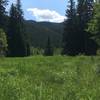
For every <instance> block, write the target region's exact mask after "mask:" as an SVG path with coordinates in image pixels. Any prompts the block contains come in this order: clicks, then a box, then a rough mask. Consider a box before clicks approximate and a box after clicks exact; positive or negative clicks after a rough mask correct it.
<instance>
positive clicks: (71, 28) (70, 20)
mask: <svg viewBox="0 0 100 100" xmlns="http://www.w3.org/2000/svg"><path fill="white" fill-rule="evenodd" d="M66 17H67V19H66V20H65V27H64V33H63V51H62V54H67V55H76V54H78V44H79V41H78V39H77V18H76V9H75V2H74V0H69V6H68V9H67V10H66Z"/></svg>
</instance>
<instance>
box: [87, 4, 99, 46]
mask: <svg viewBox="0 0 100 100" xmlns="http://www.w3.org/2000/svg"><path fill="white" fill-rule="evenodd" d="M87 31H88V32H90V33H91V35H92V39H93V40H95V41H96V43H97V44H98V45H99V47H100V4H96V5H95V7H94V13H93V18H92V19H91V20H90V22H89V23H88V28H87Z"/></svg>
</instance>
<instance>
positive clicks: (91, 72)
mask: <svg viewBox="0 0 100 100" xmlns="http://www.w3.org/2000/svg"><path fill="white" fill-rule="evenodd" d="M99 99H100V57H85V56H76V57H64V56H53V57H43V56H34V57H28V58H1V59H0V100H99Z"/></svg>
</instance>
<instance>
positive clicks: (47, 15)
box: [27, 8, 66, 23]
mask: <svg viewBox="0 0 100 100" xmlns="http://www.w3.org/2000/svg"><path fill="white" fill-rule="evenodd" d="M27 11H30V12H32V15H33V16H34V17H35V18H36V21H49V22H56V23H60V22H63V21H64V19H65V18H66V17H65V16H62V15H60V14H59V13H57V12H56V11H54V10H49V9H38V8H29V9H27Z"/></svg>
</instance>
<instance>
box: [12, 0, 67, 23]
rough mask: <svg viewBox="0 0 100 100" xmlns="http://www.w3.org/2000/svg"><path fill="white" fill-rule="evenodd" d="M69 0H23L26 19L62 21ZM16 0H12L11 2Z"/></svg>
mask: <svg viewBox="0 0 100 100" xmlns="http://www.w3.org/2000/svg"><path fill="white" fill-rule="evenodd" d="M67 1H68V0H21V2H22V9H23V11H24V17H25V19H28V20H29V19H30V20H36V21H50V22H62V21H63V20H64V19H65V10H66V5H67ZM12 2H16V0H10V4H11V3H12Z"/></svg>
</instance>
